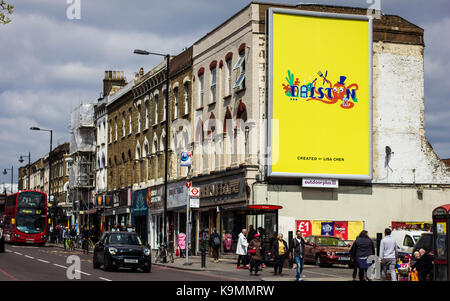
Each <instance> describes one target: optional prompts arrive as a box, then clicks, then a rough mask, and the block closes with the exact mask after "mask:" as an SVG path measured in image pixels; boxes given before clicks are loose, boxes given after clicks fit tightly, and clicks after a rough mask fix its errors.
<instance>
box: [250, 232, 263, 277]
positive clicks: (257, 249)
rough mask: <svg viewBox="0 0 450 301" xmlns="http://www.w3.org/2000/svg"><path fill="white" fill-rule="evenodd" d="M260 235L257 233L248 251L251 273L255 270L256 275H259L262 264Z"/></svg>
mask: <svg viewBox="0 0 450 301" xmlns="http://www.w3.org/2000/svg"><path fill="white" fill-rule="evenodd" d="M259 237H260V235H259V234H258V233H255V235H254V238H253V239H252V240H251V241H250V243H249V245H248V253H249V254H250V275H251V274H252V272H253V271H255V276H257V275H258V271H259V266H260V264H261V249H262V248H261V242H260V240H259Z"/></svg>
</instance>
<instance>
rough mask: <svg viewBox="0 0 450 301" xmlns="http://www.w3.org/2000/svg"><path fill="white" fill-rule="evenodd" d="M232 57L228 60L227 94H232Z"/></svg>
mask: <svg viewBox="0 0 450 301" xmlns="http://www.w3.org/2000/svg"><path fill="white" fill-rule="evenodd" d="M231 85H232V83H231V58H230V59H229V60H228V61H227V80H226V91H225V93H226V96H228V95H231Z"/></svg>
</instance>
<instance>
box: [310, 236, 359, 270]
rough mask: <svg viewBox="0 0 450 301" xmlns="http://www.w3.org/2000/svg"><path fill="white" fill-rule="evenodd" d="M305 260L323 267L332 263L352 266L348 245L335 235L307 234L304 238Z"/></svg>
mask: <svg viewBox="0 0 450 301" xmlns="http://www.w3.org/2000/svg"><path fill="white" fill-rule="evenodd" d="M305 241H306V245H305V262H310V263H315V264H316V265H318V266H320V267H323V266H325V265H327V266H331V265H333V264H345V265H348V266H349V267H351V266H353V265H352V262H351V260H350V247H349V246H348V244H347V243H346V242H345V241H343V240H342V239H340V238H339V237H336V236H315V235H312V236H307V237H306V238H305Z"/></svg>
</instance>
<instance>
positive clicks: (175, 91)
mask: <svg viewBox="0 0 450 301" xmlns="http://www.w3.org/2000/svg"><path fill="white" fill-rule="evenodd" d="M173 102H174V105H173V119H177V118H178V88H174V89H173Z"/></svg>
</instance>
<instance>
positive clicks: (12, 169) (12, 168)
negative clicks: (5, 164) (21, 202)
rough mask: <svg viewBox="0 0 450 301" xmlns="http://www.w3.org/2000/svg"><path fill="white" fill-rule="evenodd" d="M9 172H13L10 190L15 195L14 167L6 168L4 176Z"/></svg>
mask: <svg viewBox="0 0 450 301" xmlns="http://www.w3.org/2000/svg"><path fill="white" fill-rule="evenodd" d="M7 170H10V171H11V189H10V190H11V193H13V181H14V167H13V166H11V168H5V169H4V170H3V174H4V175H7V174H8V172H7Z"/></svg>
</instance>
